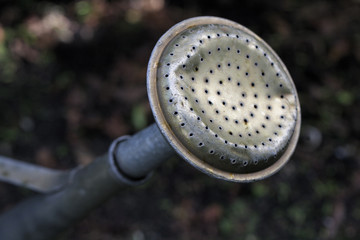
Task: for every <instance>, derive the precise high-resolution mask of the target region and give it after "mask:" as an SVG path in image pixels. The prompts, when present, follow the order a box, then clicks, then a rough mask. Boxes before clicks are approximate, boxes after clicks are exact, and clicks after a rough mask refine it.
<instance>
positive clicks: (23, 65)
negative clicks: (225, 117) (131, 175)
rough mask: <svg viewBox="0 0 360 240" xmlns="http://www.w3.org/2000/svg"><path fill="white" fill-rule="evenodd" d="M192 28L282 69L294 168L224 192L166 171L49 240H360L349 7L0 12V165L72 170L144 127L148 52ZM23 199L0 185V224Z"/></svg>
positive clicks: (222, 185) (99, 1) (356, 11)
mask: <svg viewBox="0 0 360 240" xmlns="http://www.w3.org/2000/svg"><path fill="white" fill-rule="evenodd" d="M201 15H213V16H220V17H225V18H228V19H231V20H233V21H236V22H238V23H240V24H242V25H244V26H246V27H248V28H250V29H251V30H253V31H254V32H256V33H257V34H258V35H259V36H261V37H262V38H263V39H264V40H265V41H267V42H268V43H269V44H270V45H271V46H272V47H273V48H274V49H275V51H276V52H277V53H278V54H279V55H280V57H281V58H282V60H283V61H284V62H285V64H286V65H287V67H288V69H289V71H290V73H291V74H292V77H293V79H294V82H295V84H296V86H297V89H298V93H299V97H300V101H301V107H302V119H303V120H302V134H301V138H300V142H299V145H298V147H297V149H296V151H295V153H294V155H293V157H292V159H291V161H290V162H289V163H288V164H287V165H286V166H285V167H284V168H283V169H282V170H281V171H280V172H279V173H278V174H276V175H274V176H272V177H270V178H268V179H266V180H264V181H260V182H256V183H251V184H234V183H226V182H223V181H219V180H216V179H212V178H210V177H208V176H206V175H204V174H202V173H200V172H199V171H197V170H195V169H193V167H191V166H190V165H188V164H187V163H186V162H185V161H183V160H181V159H177V158H174V159H171V160H169V161H168V162H166V163H165V164H163V165H162V166H161V167H160V168H159V169H158V170H157V171H156V173H155V174H154V176H153V177H152V179H151V180H150V181H149V182H148V183H147V184H145V185H144V186H140V187H136V188H125V189H124V190H123V191H121V192H120V193H119V194H118V195H117V196H115V197H113V198H112V199H111V200H110V201H109V202H107V203H106V204H103V205H102V206H100V207H99V208H98V209H97V210H95V211H94V212H92V213H91V214H90V215H89V216H88V217H87V218H86V219H85V220H83V221H81V222H79V223H78V224H76V225H75V226H73V227H72V228H71V229H69V230H68V231H66V232H65V233H63V234H62V235H61V236H59V239H62V240H67V239H70V240H75V239H76V240H113V239H132V240H143V239H149V240H152V239H154V240H155V239H209V240H211V239H230V240H231V239H245V240H257V239H302V240H304V239H312V240H313V239H323V240H326V239H360V228H359V226H360V168H359V166H360V107H359V106H360V81H359V79H360V78H359V76H360V67H359V62H360V1H359V0H334V1H323V0H312V1H300V0H281V1H266V0H254V1H237V0H223V1H214V0H185V1H175V0H124V1H105V0H91V1H58V0H54V1H32V0H22V1H1V2H0V111H1V117H0V154H2V155H5V156H10V157H13V158H16V159H21V160H24V161H28V162H32V163H36V164H40V165H43V166H47V167H51V168H56V169H69V168H72V167H75V166H76V165H84V164H87V163H89V162H90V161H91V160H92V159H93V158H94V157H95V156H98V155H100V154H102V153H104V152H105V151H106V150H107V147H108V146H109V144H110V143H111V140H112V139H114V138H116V137H118V136H121V135H124V134H133V133H135V132H137V131H138V130H140V129H142V128H144V127H146V126H147V125H149V124H151V123H153V121H154V120H153V118H152V114H151V110H150V108H149V104H148V99H147V95H146V68H147V62H148V59H149V56H150V53H151V50H152V48H153V47H154V45H155V43H156V42H157V40H158V39H159V37H160V36H161V35H162V34H163V33H164V32H165V31H166V30H168V29H169V28H170V27H171V26H172V25H174V24H176V23H177V22H179V21H181V20H183V19H186V18H189V17H193V16H201ZM32 195H34V193H32V192H31V191H28V190H25V189H22V188H18V187H14V186H11V185H8V184H5V183H0V211H1V212H3V211H5V210H7V209H11V207H13V206H14V205H15V204H16V203H17V202H19V201H21V200H23V199H25V198H27V197H29V196H32Z"/></svg>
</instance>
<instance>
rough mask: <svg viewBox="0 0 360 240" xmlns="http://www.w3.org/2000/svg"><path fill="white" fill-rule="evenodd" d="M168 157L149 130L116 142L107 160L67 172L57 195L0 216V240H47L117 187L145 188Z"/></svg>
mask: <svg viewBox="0 0 360 240" xmlns="http://www.w3.org/2000/svg"><path fill="white" fill-rule="evenodd" d="M174 153H175V152H174V151H173V150H172V148H171V147H170V146H169V145H168V143H167V142H166V140H165V139H164V137H163V136H162V135H161V133H160V131H159V130H158V127H157V126H156V125H155V124H153V125H151V126H149V127H148V128H146V129H144V130H142V131H140V132H139V133H137V134H135V135H134V136H132V137H129V136H124V137H121V138H118V139H116V140H115V141H114V142H113V143H112V144H111V146H110V148H109V152H108V154H106V155H105V156H103V157H100V158H98V159H96V160H95V161H94V162H93V163H91V164H89V165H88V166H85V167H80V168H76V169H74V170H72V171H71V174H69V175H68V178H67V181H65V184H62V187H61V188H60V189H58V190H59V191H55V192H52V193H48V194H44V195H39V196H36V197H34V198H31V199H29V200H26V201H24V202H22V203H20V204H18V205H17V206H16V207H15V208H13V209H11V210H9V211H8V212H5V213H3V214H2V215H0V239H7V240H23V239H27V240H42V239H43V240H47V239H52V238H53V237H54V236H56V235H57V234H58V233H59V232H61V231H63V230H64V229H66V228H68V227H69V226H71V225H73V224H74V223H75V222H76V221H78V220H80V219H81V218H83V217H84V216H85V215H86V214H87V213H88V212H90V211H91V210H92V209H93V208H95V207H97V206H98V205H99V204H101V203H102V202H104V201H106V200H107V199H108V198H109V197H111V196H112V195H114V194H115V193H116V192H117V191H118V190H119V189H120V188H121V187H123V186H128V185H138V184H141V183H143V182H145V181H146V180H147V179H148V178H149V177H150V176H151V172H152V171H153V170H154V169H155V168H156V167H157V166H158V165H159V164H161V163H162V162H163V161H165V160H167V159H168V158H169V157H170V156H172V155H173V154H174ZM22 164H23V163H22ZM33 167H34V166H33ZM24 169H25V168H24ZM36 169H37V168H34V170H36ZM39 169H40V168H39ZM39 173H41V172H39ZM39 177H40V178H41V176H39ZM34 183H36V181H35V182H34ZM34 183H33V185H34ZM61 183H64V182H61ZM24 186H25V187H26V186H28V185H24ZM37 188H39V186H37Z"/></svg>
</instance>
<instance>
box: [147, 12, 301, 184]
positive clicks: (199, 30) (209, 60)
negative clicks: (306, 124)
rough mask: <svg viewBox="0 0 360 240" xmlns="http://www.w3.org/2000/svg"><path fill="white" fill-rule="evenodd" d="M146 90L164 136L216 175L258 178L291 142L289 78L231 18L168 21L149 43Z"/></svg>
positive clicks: (282, 159) (294, 111)
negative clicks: (171, 23) (152, 44)
mask: <svg viewBox="0 0 360 240" xmlns="http://www.w3.org/2000/svg"><path fill="white" fill-rule="evenodd" d="M148 90H149V98H150V104H151V107H152V109H153V111H154V115H155V118H156V121H157V123H158V125H159V127H160V129H161V131H162V133H163V134H164V135H165V137H166V138H167V139H168V140H169V142H170V144H171V145H172V146H173V147H174V148H175V150H176V151H177V152H178V153H179V154H180V155H181V156H183V157H184V158H185V159H186V160H187V161H188V162H190V163H191V164H192V165H194V166H196V167H197V168H199V169H200V170H202V171H204V172H206V173H208V174H210V175H213V176H216V177H218V178H223V179H226V180H231V181H252V180H256V179H260V178H264V177H266V176H268V175H271V174H273V173H274V172H276V171H277V170H278V169H279V168H280V167H281V166H283V165H284V164H285V163H286V161H287V160H288V158H289V157H290V155H291V153H292V152H293V150H294V147H295V145H296V141H297V139H298V134H299V127H300V107H299V102H298V98H297V93H296V89H295V86H294V84H293V81H292V79H291V77H290V75H289V73H288V71H287V69H286V67H285V65H284V64H283V63H282V62H281V60H280V58H279V57H278V56H277V55H276V53H275V52H274V51H273V50H272V49H271V48H270V47H269V46H268V45H267V44H266V43H265V42H264V41H263V40H262V39H260V38H259V37H258V36H256V35H255V34H254V33H252V32H251V31H249V30H248V29H246V28H244V27H243V26H241V25H239V24H237V23H234V22H231V21H228V20H225V19H221V18H215V17H199V18H192V19H188V20H186V21H183V22H181V23H179V24H177V25H175V26H174V27H173V28H171V29H170V30H169V31H168V32H167V33H165V35H164V36H163V37H162V38H161V39H160V40H159V42H158V44H157V45H156V47H155V48H154V50H153V53H152V56H151V59H150V62H149V67H148Z"/></svg>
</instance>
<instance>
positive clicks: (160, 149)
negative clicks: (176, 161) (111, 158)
mask: <svg viewBox="0 0 360 240" xmlns="http://www.w3.org/2000/svg"><path fill="white" fill-rule="evenodd" d="M174 154H175V151H174V150H173V149H172V148H171V147H170V145H169V143H168V142H167V140H166V139H165V138H164V137H163V135H162V134H161V132H160V131H159V128H158V126H157V125H156V124H152V125H151V126H149V127H147V128H145V129H144V130H142V131H140V132H138V133H137V134H135V135H134V136H133V137H132V138H130V139H128V140H127V141H125V142H123V143H122V144H120V145H119V146H118V147H117V149H116V157H117V164H118V166H119V169H121V172H123V173H125V175H126V176H128V177H129V178H130V179H139V178H143V177H145V176H146V175H147V174H149V172H151V170H153V169H155V168H157V166H159V165H160V164H161V163H162V162H163V161H164V160H166V159H169V158H170V157H171V156H173V155H174Z"/></svg>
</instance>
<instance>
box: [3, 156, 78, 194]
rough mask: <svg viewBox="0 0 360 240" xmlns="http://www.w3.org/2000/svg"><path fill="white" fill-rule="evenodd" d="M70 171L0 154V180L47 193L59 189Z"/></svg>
mask: <svg viewBox="0 0 360 240" xmlns="http://www.w3.org/2000/svg"><path fill="white" fill-rule="evenodd" d="M70 172H71V171H61V170H54V169H49V168H45V167H41V166H38V165H34V164H30V163H26V162H22V161H18V160H15V159H11V158H8V157H4V156H0V181H4V182H8V183H11V184H14V185H17V186H20V187H25V188H28V189H31V190H33V191H36V192H41V193H46V192H52V191H57V190H59V189H60V188H61V187H63V186H64V185H65V184H66V183H67V181H68V178H69V176H70Z"/></svg>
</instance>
